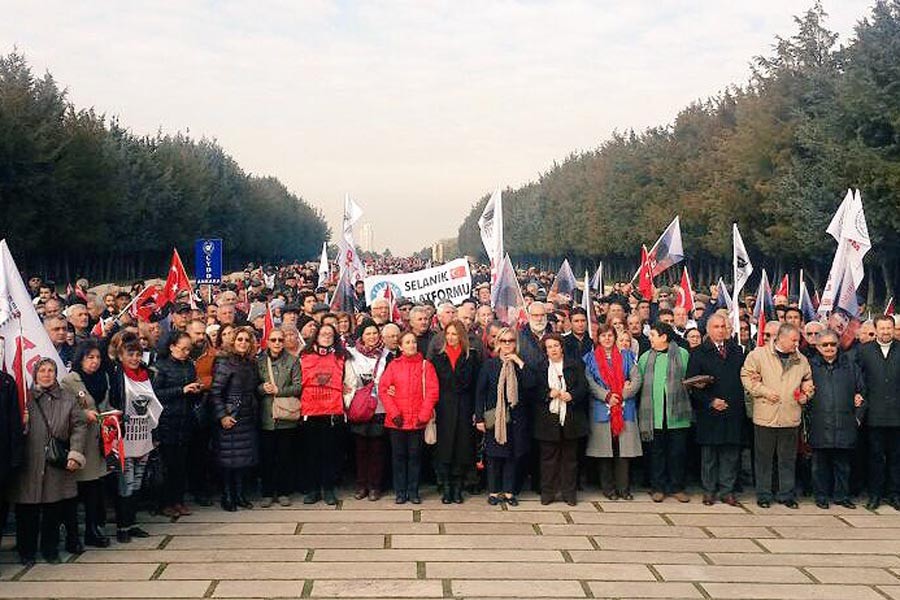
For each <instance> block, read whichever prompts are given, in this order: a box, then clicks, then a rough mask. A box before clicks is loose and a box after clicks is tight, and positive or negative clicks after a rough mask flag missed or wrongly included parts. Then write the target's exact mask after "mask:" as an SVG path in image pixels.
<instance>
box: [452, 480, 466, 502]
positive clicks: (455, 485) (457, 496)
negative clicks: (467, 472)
mask: <svg viewBox="0 0 900 600" xmlns="http://www.w3.org/2000/svg"><path fill="white" fill-rule="evenodd" d="M450 496H451V498H452V499H453V504H462V503H463V495H462V483H461V482H460V481H459V480H454V481H451V482H450Z"/></svg>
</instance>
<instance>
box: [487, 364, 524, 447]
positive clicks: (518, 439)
mask: <svg viewBox="0 0 900 600" xmlns="http://www.w3.org/2000/svg"><path fill="white" fill-rule="evenodd" d="M534 372H535V371H534V369H532V368H530V367H529V366H528V365H527V364H526V365H525V368H524V369H519V367H516V377H517V378H518V380H519V402H518V403H517V404H516V406H515V407H514V408H513V409H512V410H510V411H509V415H510V422H509V423H507V428H506V438H507V441H506V444H505V445H503V446H501V445H500V444H498V443H497V440H496V439H495V438H494V431H493V430H492V429H489V430H487V432H486V433H485V436H484V453H485V455H486V456H493V457H497V458H512V457H514V458H521V457H523V456H525V455H526V454H528V451H529V449H530V448H531V433H532V428H531V419H530V415H529V411H528V407H527V406H526V405H525V401H524V399H525V398H527V397H528V395H529V394H530V393H533V390H532V389H531V388H533V387H534V385H535V379H534ZM499 380H500V359H499V358H496V357H495V358H489V359H487V360H486V361H484V365H482V367H481V372H480V373H479V374H478V384H477V385H476V387H475V422H476V423H480V422H483V421H484V413H485V411H488V410H491V409H492V408H496V407H497V382H498V381H499Z"/></svg>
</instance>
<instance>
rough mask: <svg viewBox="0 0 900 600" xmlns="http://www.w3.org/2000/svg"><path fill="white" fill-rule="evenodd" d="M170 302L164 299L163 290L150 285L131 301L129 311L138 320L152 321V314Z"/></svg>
mask: <svg viewBox="0 0 900 600" xmlns="http://www.w3.org/2000/svg"><path fill="white" fill-rule="evenodd" d="M167 303H168V302H167V301H164V300H162V292H160V291H159V290H158V289H156V286H152V285H148V286H147V287H145V288H144V289H142V290H141V291H140V293H139V294H138V295H137V296H136V297H135V299H134V300H132V301H131V305H130V306H129V307H128V313H129V314H130V315H131V316H132V318H134V319H135V320H136V321H144V322H145V323H146V322H148V321H150V316H151V315H153V314H154V313H157V312H159V309H160V308H162V307H163V306H165V305H166V304H167Z"/></svg>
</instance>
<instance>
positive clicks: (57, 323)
mask: <svg viewBox="0 0 900 600" xmlns="http://www.w3.org/2000/svg"><path fill="white" fill-rule="evenodd" d="M44 329H46V330H47V335H48V336H49V337H50V342H51V343H52V344H53V347H54V348H56V351H57V352H58V353H59V358H60V359H61V360H62V361H63V363H64V364H65V365H66V368H68V369H71V368H72V359H73V358H74V356H75V348H74V347H73V346H71V345H70V344H69V343H68V342H67V338H68V336H69V323H68V321H66V318H65V317H63V316H61V315H56V316H55V317H49V318H46V319H44Z"/></svg>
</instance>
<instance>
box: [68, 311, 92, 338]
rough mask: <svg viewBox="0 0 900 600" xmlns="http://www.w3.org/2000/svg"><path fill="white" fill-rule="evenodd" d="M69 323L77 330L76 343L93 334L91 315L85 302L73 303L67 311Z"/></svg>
mask: <svg viewBox="0 0 900 600" xmlns="http://www.w3.org/2000/svg"><path fill="white" fill-rule="evenodd" d="M66 313H67V314H68V318H69V323H70V324H71V325H72V329H73V331H74V332H75V344H76V345H77V344H79V343H80V342H83V341H84V340H86V339H88V338H89V337H90V336H91V328H90V321H91V316H90V314H89V313H88V309H87V307H86V306H85V305H84V304H73V305H72V306H70V307H69V308H68V310H67V311H66Z"/></svg>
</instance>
